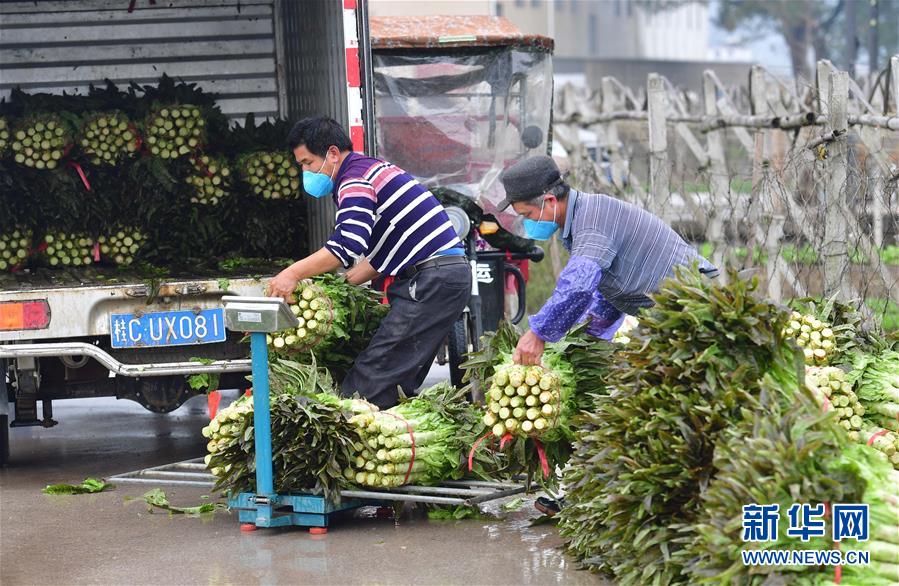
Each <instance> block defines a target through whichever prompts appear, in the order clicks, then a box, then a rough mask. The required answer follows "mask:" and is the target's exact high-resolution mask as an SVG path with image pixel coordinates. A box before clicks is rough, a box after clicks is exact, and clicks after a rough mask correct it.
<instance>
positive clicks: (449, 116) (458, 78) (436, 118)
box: [373, 47, 552, 226]
mask: <svg viewBox="0 0 899 586" xmlns="http://www.w3.org/2000/svg"><path fill="white" fill-rule="evenodd" d="M373 65H374V87H375V108H376V118H377V144H378V156H379V157H380V158H383V159H386V160H388V161H390V162H391V163H394V164H395V165H398V166H400V167H402V168H403V169H405V170H406V171H408V172H410V173H412V174H413V175H415V176H416V177H417V178H418V179H419V180H421V181H422V182H424V183H425V184H427V185H428V186H429V187H432V188H433V187H445V188H449V189H453V190H455V191H458V192H460V193H463V194H465V195H467V196H468V197H471V198H472V199H474V200H475V201H476V202H477V203H478V205H480V206H481V207H482V208H483V209H484V211H485V212H487V213H495V210H496V205H497V204H498V203H499V202H500V201H501V200H502V199H503V198H504V196H505V195H504V192H503V188H502V184H501V183H500V181H499V177H500V174H501V173H502V171H503V170H504V169H505V168H506V167H508V166H509V165H511V164H512V163H514V162H516V161H518V160H520V159H522V158H524V157H527V156H529V155H533V154H543V153H546V152H547V134H548V131H549V124H550V115H551V106H552V56H551V55H550V54H549V53H546V52H543V51H537V50H527V49H526V48H519V47H496V48H478V49H476V50H475V49H469V50H461V49H456V50H454V51H453V52H433V51H430V52H427V51H426V52H418V53H417V54H416V53H413V52H410V51H389V52H380V53H375V55H374V59H373ZM504 216H505V217H502V218H501V220H502V221H503V222H502V223H503V224H504V225H506V226H510V225H511V224H515V221H514V219H513V217H512V216H511V215H505V214H504Z"/></svg>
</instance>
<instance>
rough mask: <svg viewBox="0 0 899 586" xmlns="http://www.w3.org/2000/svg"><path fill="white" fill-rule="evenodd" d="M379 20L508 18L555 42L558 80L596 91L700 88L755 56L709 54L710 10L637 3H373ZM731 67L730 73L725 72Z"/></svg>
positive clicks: (727, 51) (735, 50) (730, 50)
mask: <svg viewBox="0 0 899 586" xmlns="http://www.w3.org/2000/svg"><path fill="white" fill-rule="evenodd" d="M369 1H370V4H369V13H370V14H371V15H373V16H390V15H414V14H479V15H496V16H504V17H506V18H508V19H509V20H511V21H512V22H513V23H515V24H516V25H517V26H518V28H520V29H521V30H522V31H524V32H530V33H538V34H543V35H547V36H549V37H552V38H553V39H555V42H556V48H555V57H554V63H555V68H556V74H557V76H560V75H564V76H573V78H574V79H576V78H578V76H580V77H581V78H583V79H586V80H587V82H588V83H591V84H592V85H595V84H596V83H597V82H598V79H599V78H600V77H601V76H603V75H613V76H616V77H619V78H620V79H622V81H625V83H628V84H631V85H633V84H635V83H640V80H642V82H643V83H645V79H646V73H647V71H648V70H650V69H652V70H655V71H659V72H660V73H662V74H664V75H668V76H669V78H670V79H671V80H672V81H674V82H675V83H679V84H685V85H693V84H696V83H699V82H700V81H701V72H702V69H703V68H704V67H709V66H713V67H715V69H716V71H719V75H721V76H722V77H724V78H727V77H728V69H732V70H733V72H732V75H736V76H739V77H740V78H741V79H742V76H743V74H744V72H745V71H748V61H750V59H751V55H750V54H749V52H748V51H745V50H742V49H740V48H739V47H735V46H724V47H711V46H710V43H709V36H710V27H711V24H710V15H709V6H708V3H706V2H688V3H684V4H676V5H673V6H672V7H670V8H667V9H664V10H652V9H650V8H647V7H646V5H645V3H643V2H639V1H637V0H369ZM724 64H732V65H733V66H732V67H729V68H728V67H724Z"/></svg>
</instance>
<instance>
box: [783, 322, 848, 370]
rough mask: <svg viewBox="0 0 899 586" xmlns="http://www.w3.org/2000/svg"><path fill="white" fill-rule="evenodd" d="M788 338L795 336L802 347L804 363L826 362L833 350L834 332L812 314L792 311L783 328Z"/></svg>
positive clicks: (828, 325)
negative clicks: (788, 320)
mask: <svg viewBox="0 0 899 586" xmlns="http://www.w3.org/2000/svg"><path fill="white" fill-rule="evenodd" d="M784 335H785V336H787V337H788V338H794V337H795V338H796V343H797V344H799V346H800V347H801V348H802V351H803V354H804V356H805V362H806V364H827V363H828V362H829V359H830V357H831V355H832V354H833V353H834V352H835V350H836V348H835V345H834V333H833V330H832V329H831V328H830V324H827V323H825V322H823V321H821V320H819V319H818V318H816V317H815V316H813V315H802V314H801V313H799V312H798V311H794V312H793V313H792V314H791V315H790V322H789V323H788V324H787V327H786V328H785V329H784Z"/></svg>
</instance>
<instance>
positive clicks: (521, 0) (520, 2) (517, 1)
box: [515, 0, 524, 6]
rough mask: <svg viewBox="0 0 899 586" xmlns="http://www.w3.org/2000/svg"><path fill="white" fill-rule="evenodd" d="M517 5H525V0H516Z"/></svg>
mask: <svg viewBox="0 0 899 586" xmlns="http://www.w3.org/2000/svg"><path fill="white" fill-rule="evenodd" d="M515 6H524V0H515Z"/></svg>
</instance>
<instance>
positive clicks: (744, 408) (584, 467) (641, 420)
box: [559, 267, 820, 585]
mask: <svg viewBox="0 0 899 586" xmlns="http://www.w3.org/2000/svg"><path fill="white" fill-rule="evenodd" d="M676 275H677V276H676V278H672V279H668V280H666V281H665V282H663V283H662V285H661V291H660V292H659V293H658V294H656V295H654V300H655V303H656V305H655V306H654V307H651V308H647V309H645V310H643V311H642V312H641V313H640V315H639V316H638V317H639V320H640V324H639V326H638V327H637V328H636V329H635V330H634V331H633V332H631V338H632V340H631V343H630V344H628V345H626V346H624V347H623V348H622V349H621V350H620V351H619V352H617V353H616V360H615V361H614V363H613V364H612V365H611V368H610V370H609V372H608V375H607V377H606V378H607V380H606V384H607V386H608V389H609V390H608V393H599V394H594V396H593V401H594V403H595V407H594V409H593V410H592V411H590V412H588V413H586V414H584V415H583V417H581V418H578V419H577V420H576V421H575V426H576V428H578V429H580V431H579V432H578V433H577V441H576V442H575V453H574V454H573V455H572V457H571V463H570V466H569V467H568V468H567V469H566V471H565V473H564V476H563V485H564V486H565V487H566V488H567V501H566V506H565V507H563V508H562V512H561V515H560V525H559V526H560V532H561V533H562V535H563V536H564V537H566V538H567V539H568V540H569V549H570V551H571V552H572V553H574V554H575V555H577V556H578V557H580V558H582V559H584V560H587V563H588V564H589V565H591V566H592V567H594V568H596V569H600V570H602V571H605V572H608V573H610V574H612V575H613V576H614V577H615V579H616V581H618V582H619V583H620V584H624V585H627V584H646V583H660V584H663V583H671V582H684V581H686V578H685V572H686V569H685V564H686V563H687V561H688V558H685V557H684V555H683V549H684V547H685V543H688V542H689V539H690V538H691V533H692V531H693V530H692V529H691V523H693V522H695V520H696V519H697V518H698V517H699V515H700V514H701V512H702V502H701V501H702V492H703V488H704V487H705V486H706V485H707V484H708V482H709V481H710V479H713V478H714V477H715V475H716V472H717V468H716V466H715V465H714V462H713V456H714V453H715V449H716V444H717V443H718V441H719V438H720V435H721V433H722V432H723V431H724V430H727V429H731V428H733V427H734V426H737V425H739V424H740V422H741V421H743V419H744V418H745V417H746V414H747V413H754V412H758V413H763V412H764V411H763V410H762V407H761V405H760V397H761V395H762V394H763V389H762V380H763V377H765V376H766V375H768V376H770V377H772V380H773V381H775V383H776V384H773V385H771V387H773V388H772V389H771V390H768V391H766V392H777V393H779V394H780V395H782V396H783V397H784V399H783V400H784V401H787V402H791V401H792V397H793V396H795V394H796V393H797V392H799V388H800V382H799V381H800V378H801V376H802V370H801V358H800V356H799V355H798V353H797V352H796V351H795V350H794V348H795V346H793V345H792V344H791V343H790V342H789V341H788V340H787V339H785V338H784V336H783V332H784V329H785V327H786V324H787V321H788V318H789V314H788V313H787V312H785V311H783V310H781V309H780V308H778V307H777V306H775V305H773V304H771V303H767V302H765V301H764V300H762V299H761V298H760V297H759V296H758V295H757V294H756V291H757V289H758V280H757V279H753V280H752V281H745V280H742V279H740V278H739V277H738V276H737V274H736V273H735V272H734V271H731V272H730V274H729V279H728V281H729V284H723V283H721V282H720V281H719V282H712V281H711V280H709V279H706V278H704V277H703V276H702V275H701V274H700V273H699V272H698V271H697V270H696V269H695V268H692V269H687V268H685V267H678V268H677V269H676ZM816 409H817V411H818V412H819V413H820V409H819V408H817V407H816Z"/></svg>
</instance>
